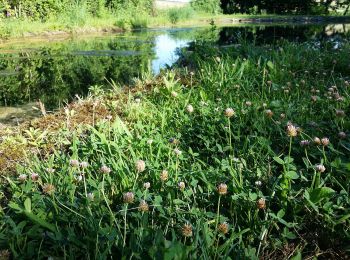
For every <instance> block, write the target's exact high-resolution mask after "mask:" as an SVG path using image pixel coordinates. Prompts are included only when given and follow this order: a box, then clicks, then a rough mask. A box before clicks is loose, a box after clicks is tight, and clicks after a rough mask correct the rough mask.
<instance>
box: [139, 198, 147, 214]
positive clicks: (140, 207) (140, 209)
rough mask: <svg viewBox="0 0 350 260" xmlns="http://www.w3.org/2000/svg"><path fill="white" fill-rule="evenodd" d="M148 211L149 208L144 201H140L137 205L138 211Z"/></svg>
mask: <svg viewBox="0 0 350 260" xmlns="http://www.w3.org/2000/svg"><path fill="white" fill-rule="evenodd" d="M148 210H149V206H148V204H147V202H146V201H145V200H141V202H140V205H139V211H142V212H147V211H148Z"/></svg>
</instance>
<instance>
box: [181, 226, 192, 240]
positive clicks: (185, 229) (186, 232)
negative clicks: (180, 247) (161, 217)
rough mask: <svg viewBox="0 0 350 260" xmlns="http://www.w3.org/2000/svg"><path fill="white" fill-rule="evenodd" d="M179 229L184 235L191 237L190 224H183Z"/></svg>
mask: <svg viewBox="0 0 350 260" xmlns="http://www.w3.org/2000/svg"><path fill="white" fill-rule="evenodd" d="M181 231H182V235H183V236H184V237H191V236H192V235H193V230H192V226H191V225H190V224H185V225H183V226H182V228H181Z"/></svg>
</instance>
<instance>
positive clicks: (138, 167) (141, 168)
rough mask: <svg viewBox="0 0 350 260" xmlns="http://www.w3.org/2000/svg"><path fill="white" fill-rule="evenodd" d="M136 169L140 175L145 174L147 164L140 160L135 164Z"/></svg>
mask: <svg viewBox="0 0 350 260" xmlns="http://www.w3.org/2000/svg"><path fill="white" fill-rule="evenodd" d="M135 167H136V170H137V172H138V173H141V172H144V171H145V169H146V163H145V162H144V161H143V160H138V161H137V162H136V163H135Z"/></svg>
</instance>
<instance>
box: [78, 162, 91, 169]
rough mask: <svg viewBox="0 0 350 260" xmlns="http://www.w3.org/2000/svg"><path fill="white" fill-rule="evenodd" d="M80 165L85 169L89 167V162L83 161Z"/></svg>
mask: <svg viewBox="0 0 350 260" xmlns="http://www.w3.org/2000/svg"><path fill="white" fill-rule="evenodd" d="M80 167H81V168H83V169H85V168H87V167H89V163H88V162H81V163H80Z"/></svg>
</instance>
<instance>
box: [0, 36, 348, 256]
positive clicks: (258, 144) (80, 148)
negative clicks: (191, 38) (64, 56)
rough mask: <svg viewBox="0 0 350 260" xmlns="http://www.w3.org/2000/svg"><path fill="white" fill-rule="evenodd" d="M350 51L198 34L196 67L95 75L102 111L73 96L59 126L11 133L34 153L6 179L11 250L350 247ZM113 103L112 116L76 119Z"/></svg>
mask: <svg viewBox="0 0 350 260" xmlns="http://www.w3.org/2000/svg"><path fill="white" fill-rule="evenodd" d="M194 50H195V52H194ZM349 53H350V46H349V44H348V43H347V42H346V41H345V42H344V43H342V48H341V49H335V48H334V45H333V44H332V43H327V42H326V43H323V44H321V45H311V44H310V43H288V42H285V41H284V40H282V41H279V42H277V45H276V46H274V45H267V46H266V45H254V44H250V43H244V42H241V43H240V44H239V45H236V46H235V47H231V48H225V49H219V48H216V47H213V46H212V44H202V43H201V44H199V43H197V44H194V45H193V46H191V49H190V50H189V51H186V50H185V51H184V52H183V59H184V62H187V64H188V66H189V67H191V68H193V71H192V73H189V72H188V71H186V69H184V70H180V71H168V72H165V73H164V74H162V75H161V76H160V77H158V78H151V77H150V76H148V75H144V77H143V78H141V79H140V80H138V81H136V84H135V87H134V88H131V89H119V88H115V89H114V90H112V91H110V92H107V93H103V91H102V90H101V89H100V90H99V89H97V88H95V89H93V91H92V95H91V96H90V97H89V98H88V99H87V100H85V101H82V100H79V101H77V104H78V105H79V104H81V105H82V106H83V105H84V104H90V105H91V106H90V108H91V109H88V110H87V111H90V114H89V113H88V114H86V113H85V114H79V113H76V112H75V111H74V110H73V109H69V108H67V109H66V110H65V114H66V117H65V119H64V120H63V122H62V123H63V125H64V127H63V128H62V129H61V130H60V131H59V132H58V133H57V132H55V133H51V132H50V131H49V129H50V128H47V127H49V125H50V123H49V122H48V125H45V126H44V127H41V128H39V129H37V130H34V129H29V130H27V131H26V132H25V134H24V135H23V136H21V137H12V139H11V137H9V138H7V142H10V141H11V140H12V142H21V141H20V140H24V141H23V145H26V146H28V147H29V148H27V149H28V150H29V151H30V153H28V156H27V157H26V160H25V161H24V162H23V163H21V164H19V165H18V168H17V171H16V173H15V174H14V175H12V176H11V175H10V176H9V175H7V176H4V178H2V181H3V185H1V188H0V195H1V197H0V198H1V208H0V217H1V225H0V248H1V250H2V251H1V255H7V256H9V255H11V256H12V257H13V258H18V259H20V258H30V259H33V258H38V259H43V258H47V257H54V258H56V257H57V258H62V257H63V258H70V259H80V258H84V259H107V258H111V257H114V258H121V256H122V255H123V256H124V257H125V258H136V259H142V258H143V259H146V258H147V259H155V258H157V259H186V258H188V259H194V258H200V259H219V258H222V259H258V258H260V259H276V258H278V259H281V258H282V257H284V258H287V257H291V256H293V255H294V256H295V258H294V259H301V256H302V255H303V256H305V257H312V256H316V255H323V256H324V257H325V258H326V259H329V258H332V257H333V258H336V259H342V258H344V257H346V254H347V253H346V252H347V251H346V250H349V248H348V246H349V244H350V236H349V232H348V230H349V228H350V211H349V210H350V199H349V198H350V197H349V192H350V179H349V178H350V175H349V172H350V160H349V156H348V155H349V151H350V142H349V132H348V131H349V129H350V121H349V113H350V111H349V105H350V99H349V95H350V92H349V86H350V84H349V79H350V72H349V60H350V57H349ZM97 104H102V106H104V107H106V109H108V110H109V113H110V116H106V117H105V118H103V120H100V121H99V122H95V121H93V122H94V123H91V124H90V125H88V126H86V125H85V126H80V127H76V126H75V127H72V125H71V124H72V122H74V120H75V119H76V118H79V117H82V118H93V119H94V118H96V117H97V114H95V110H94V108H95V107H96V106H97ZM51 118H52V119H53V120H54V117H51ZM43 120H45V118H44V119H43ZM45 122H47V121H45ZM44 130H45V131H44Z"/></svg>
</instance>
